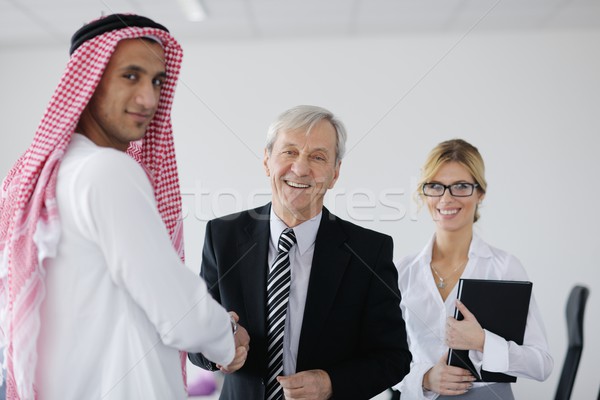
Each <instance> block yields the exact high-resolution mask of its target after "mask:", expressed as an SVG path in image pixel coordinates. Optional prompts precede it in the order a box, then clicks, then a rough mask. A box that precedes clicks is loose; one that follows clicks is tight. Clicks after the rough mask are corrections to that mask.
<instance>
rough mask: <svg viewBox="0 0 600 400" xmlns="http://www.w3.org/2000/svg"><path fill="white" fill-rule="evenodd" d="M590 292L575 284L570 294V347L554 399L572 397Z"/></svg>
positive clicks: (562, 399)
mask: <svg viewBox="0 0 600 400" xmlns="http://www.w3.org/2000/svg"><path fill="white" fill-rule="evenodd" d="M589 293H590V291H589V289H588V288H587V287H585V286H575V287H573V289H571V293H570V294H569V299H568V301H567V308H566V315H567V332H568V336H569V347H568V349H567V355H566V357H565V361H564V363H563V368H562V372H561V374H560V380H559V381H558V388H557V389H556V396H555V397H554V400H569V399H570V398H571V392H572V391H573V384H574V383H575V376H576V375H577V369H578V368H579V360H580V359H581V352H582V350H583V315H584V312H585V303H586V302H587V298H588V296H589Z"/></svg>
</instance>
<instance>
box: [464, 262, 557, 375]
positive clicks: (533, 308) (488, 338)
mask: <svg viewBox="0 0 600 400" xmlns="http://www.w3.org/2000/svg"><path fill="white" fill-rule="evenodd" d="M508 262H509V265H508V271H509V276H507V277H506V278H505V279H511V280H524V281H526V280H529V278H528V277H527V274H526V272H525V269H524V268H523V266H522V265H521V263H520V262H519V260H517V259H516V258H515V257H510V258H509V260H508ZM469 358H470V359H471V361H473V364H475V366H476V368H478V369H479V368H481V369H484V370H486V371H490V372H501V373H505V374H508V375H513V376H517V377H524V378H530V379H535V380H537V381H544V380H546V379H547V378H548V376H550V373H551V372H552V368H553V367H554V360H553V359H552V356H551V355H550V352H549V350H548V341H547V339H546V332H545V330H544V324H543V321H542V316H541V314H540V311H539V309H538V306H537V302H536V300H535V296H534V295H533V293H532V294H531V301H530V303H529V312H528V314H527V324H526V326H525V335H524V338H523V344H522V345H518V344H517V343H515V342H513V341H507V340H505V339H504V338H502V337H500V336H498V335H496V334H494V333H492V332H488V331H485V342H484V349H483V354H482V353H480V352H476V351H473V350H471V351H470V352H469Z"/></svg>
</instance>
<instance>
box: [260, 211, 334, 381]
mask: <svg viewBox="0 0 600 400" xmlns="http://www.w3.org/2000/svg"><path fill="white" fill-rule="evenodd" d="M321 214H322V212H320V213H319V214H318V215H317V216H315V217H314V218H312V219H310V220H308V221H305V222H303V223H301V224H300V225H297V226H295V227H294V228H293V229H294V234H295V235H296V245H295V246H293V247H292V248H291V249H290V253H289V257H290V268H291V283H290V295H289V302H288V308H287V315H286V318H285V328H284V334H283V374H284V375H286V376H287V375H292V374H294V373H296V360H297V357H298V344H299V342H300V330H301V329H302V320H303V318H304V305H305V304H306V294H307V292H308V280H309V278H310V270H311V266H312V259H313V254H314V252H315V239H316V238H317V232H318V230H319V225H320V224H321ZM287 228H288V226H287V225H286V224H285V223H284V222H283V221H282V220H281V219H280V218H279V217H278V216H277V215H275V212H274V211H273V207H271V221H270V229H271V240H270V241H269V269H270V268H271V267H272V265H273V262H274V261H275V257H276V256H277V252H278V244H279V237H280V236H281V233H282V232H283V231H284V230H285V229H287Z"/></svg>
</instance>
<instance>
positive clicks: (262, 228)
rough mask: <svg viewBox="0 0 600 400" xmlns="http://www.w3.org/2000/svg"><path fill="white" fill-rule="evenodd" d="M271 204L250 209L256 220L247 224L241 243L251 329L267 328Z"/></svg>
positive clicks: (239, 258)
mask: <svg viewBox="0 0 600 400" xmlns="http://www.w3.org/2000/svg"><path fill="white" fill-rule="evenodd" d="M270 210H271V207H270V204H267V205H266V206H264V207H261V208H258V209H255V210H251V211H250V212H251V213H252V212H255V213H256V214H255V215H251V218H253V221H252V222H251V223H249V224H248V225H247V226H246V227H245V228H244V233H245V234H246V237H245V238H244V239H243V240H242V241H240V243H239V244H238V260H239V267H240V276H241V279H242V282H243V284H242V292H243V297H244V305H245V307H246V315H247V318H248V320H247V324H248V328H249V329H248V330H249V331H250V332H263V333H264V332H265V329H266V316H265V304H266V292H267V264H268V250H269V213H270Z"/></svg>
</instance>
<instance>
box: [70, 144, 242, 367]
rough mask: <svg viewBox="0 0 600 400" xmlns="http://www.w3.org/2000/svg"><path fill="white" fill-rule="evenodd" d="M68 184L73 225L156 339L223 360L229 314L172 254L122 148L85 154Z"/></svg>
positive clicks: (227, 355) (140, 174) (146, 190)
mask: <svg viewBox="0 0 600 400" xmlns="http://www.w3.org/2000/svg"><path fill="white" fill-rule="evenodd" d="M74 186H75V187H74V188H73V189H74V191H73V193H76V195H77V196H78V197H79V199H78V201H76V202H75V203H74V204H77V207H79V209H78V210H76V212H75V214H76V215H78V216H80V217H81V218H80V221H78V224H79V225H80V229H81V230H82V231H83V232H84V234H85V235H86V236H88V238H89V239H90V240H93V241H94V242H96V243H98V246H99V247H100V248H101V250H102V252H103V254H104V257H105V258H106V264H107V266H108V269H109V274H110V276H111V278H112V280H113V281H114V283H115V285H117V286H119V287H120V288H122V289H123V290H124V291H126V292H127V293H128V294H129V295H130V296H131V298H132V299H133V301H134V302H135V303H136V304H138V306H139V307H140V308H141V309H142V310H144V312H145V314H146V315H147V317H148V319H149V320H150V322H151V323H152V324H153V325H154V327H155V328H156V331H157V332H158V334H159V336H160V338H161V340H162V342H163V343H164V344H166V345H168V346H171V347H174V348H177V349H179V350H184V351H189V352H201V353H203V354H205V355H206V356H207V357H208V358H209V359H211V360H212V361H214V362H216V363H219V364H222V365H227V364H229V363H230V362H231V361H232V360H233V357H234V353H235V348H234V341H233V335H232V332H231V324H230V319H229V315H228V313H227V312H226V311H225V310H224V309H223V308H222V307H221V306H220V305H219V304H218V303H217V302H216V301H215V300H214V299H213V298H212V297H211V296H210V294H209V293H208V291H207V288H206V284H205V282H204V280H203V279H201V278H200V277H199V276H197V275H196V274H194V273H193V272H192V271H191V270H189V269H188V268H187V267H186V266H185V265H184V264H183V263H182V262H181V260H180V258H179V257H178V255H177V253H176V251H175V249H174V248H173V246H172V244H171V240H170V238H169V235H168V233H167V229H166V227H165V225H164V223H163V221H162V219H161V217H160V215H159V213H158V210H157V208H156V201H155V198H154V193H153V190H152V187H151V186H150V182H149V181H148V178H147V176H146V174H145V172H144V171H143V169H142V168H141V167H140V166H139V165H138V164H137V163H136V162H135V161H134V160H133V159H131V158H130V157H129V156H127V155H126V154H124V153H120V152H117V151H110V150H107V151H102V152H100V153H97V154H95V155H93V156H91V157H89V158H88V159H86V162H85V163H84V164H83V166H82V167H81V168H79V171H78V173H77V178H76V180H75V182H74Z"/></svg>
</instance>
